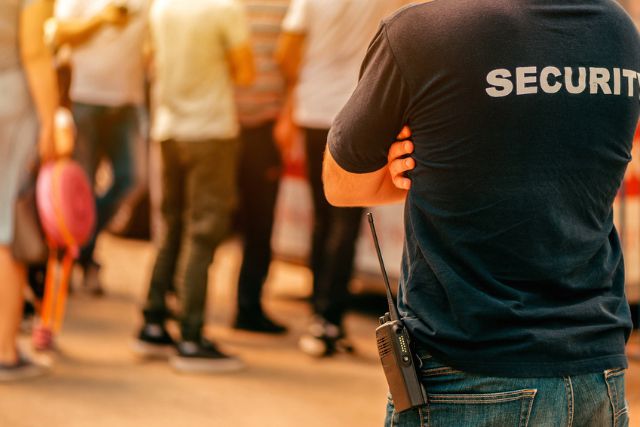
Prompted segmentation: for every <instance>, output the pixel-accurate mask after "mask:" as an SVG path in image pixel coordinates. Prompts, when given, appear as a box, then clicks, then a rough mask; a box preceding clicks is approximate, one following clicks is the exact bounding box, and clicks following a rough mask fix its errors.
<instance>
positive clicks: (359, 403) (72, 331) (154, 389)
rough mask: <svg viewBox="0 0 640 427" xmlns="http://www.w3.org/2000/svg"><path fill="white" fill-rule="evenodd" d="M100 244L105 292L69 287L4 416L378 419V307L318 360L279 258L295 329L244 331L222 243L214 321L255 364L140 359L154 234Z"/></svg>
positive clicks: (282, 426) (356, 318)
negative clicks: (308, 351)
mask: <svg viewBox="0 0 640 427" xmlns="http://www.w3.org/2000/svg"><path fill="white" fill-rule="evenodd" d="M99 249H100V252H99V255H100V257H101V258H102V260H103V262H104V264H105V268H104V271H103V273H104V281H105V283H106V285H107V289H108V292H109V296H108V297H107V298H104V299H100V300H96V299H93V298H91V297H90V296H88V295H85V294H83V293H81V292H76V293H75V294H74V296H73V298H72V299H71V301H70V306H69V311H68V316H67V323H66V325H65V330H64V333H63V335H62V336H61V337H60V339H59V347H60V354H59V355H58V356H56V360H55V364H54V368H53V370H52V372H51V375H49V376H48V377H46V378H43V379H39V380H35V381H31V382H25V383H20V384H12V385H3V386H0V427H45V426H46V427H85V426H92V427H93V426H95V427H101V426H109V427H115V426H117V427H130V426H131V427H132V426H144V427H146V426H153V427H163V426H167V427H169V426H172V427H173V426H181V427H200V426H207V427H210V426H233V427H235V426H238V427H243V426H254V425H256V426H258V425H259V426H261V427H270V426H274V427H276V426H277V427H286V426H301V425H304V426H310V427H314V426H332V427H333V426H335V427H342V426H345V427H346V426H353V427H358V426H363V427H369V426H380V425H382V420H383V415H384V404H385V399H386V397H385V396H386V388H385V383H384V378H383V376H382V373H381V371H380V368H379V366H378V361H377V358H376V351H375V343H374V340H373V339H372V331H373V329H374V327H375V318H374V317H373V316H366V315H358V314H355V315H351V316H350V317H349V319H348V326H349V330H350V331H351V332H352V335H353V337H354V338H355V344H356V346H357V349H358V355H357V356H340V357H337V358H335V359H333V360H326V361H317V360H312V359H309V358H307V357H306V356H304V355H302V354H300V353H299V352H298V351H297V349H296V337H297V336H298V335H299V333H300V331H301V330H302V329H303V328H304V326H305V322H306V319H307V318H308V315H309V312H308V308H307V306H306V304H305V303H304V302H303V301H302V298H303V297H304V296H305V295H306V294H307V292H308V289H309V281H310V275H309V272H308V271H307V270H306V269H305V268H302V267H296V266H292V265H290V264H284V263H278V262H276V263H274V265H273V267H272V274H271V276H270V280H269V283H268V284H267V294H268V308H269V310H270V311H271V312H272V313H274V317H276V318H277V319H279V320H280V321H282V322H283V323H286V324H288V325H289V326H290V327H291V329H292V333H291V334H289V335H288V336H286V337H282V338H266V337H262V336H259V335H254V334H249V333H238V332H235V331H232V330H230V329H229V328H228V326H227V325H229V323H230V322H231V317H232V315H233V312H232V310H233V304H232V301H233V298H234V296H233V290H232V289H233V286H231V284H233V283H234V278H235V277H236V274H237V270H238V259H239V254H238V247H237V245H235V244H233V243H231V244H228V245H226V246H225V248H224V250H223V251H221V252H220V253H219V255H218V256H217V258H216V262H215V266H214V268H212V270H211V280H212V281H213V282H215V284H217V285H218V286H214V287H213V289H214V291H213V292H212V294H211V295H210V301H209V306H210V312H211V313H212V316H211V317H210V318H209V324H210V325H211V326H210V327H209V328H208V330H207V333H208V334H209V335H210V336H211V337H215V338H216V339H218V340H219V341H220V342H221V343H224V346H225V348H226V349H228V350H229V351H231V352H234V353H236V354H239V355H240V356H241V357H242V358H243V359H244V360H245V361H246V362H247V365H248V366H249V367H248V369H247V370H246V371H244V372H241V373H236V374H228V375H220V376H211V377H193V376H182V375H177V374H174V373H173V372H172V371H171V370H170V369H169V368H168V366H167V365H166V364H165V363H163V362H143V361H139V360H136V359H135V358H134V357H132V356H131V354H130V352H129V350H128V344H129V341H130V339H131V336H132V334H133V332H134V330H135V328H136V326H137V325H138V324H139V321H140V319H139V317H138V311H137V301H140V299H141V298H142V296H143V293H144V289H145V287H146V282H147V279H148V274H149V270H150V267H151V262H152V256H153V251H152V249H151V247H150V245H148V244H145V243H137V242H128V241H122V240H118V239H114V238H110V237H107V238H103V239H102V241H101V242H100V246H99ZM220 285H225V286H220ZM381 304H382V306H381V307H380V310H383V309H384V300H381ZM639 377H640V364H638V363H636V364H635V365H633V367H632V369H631V370H630V372H629V378H630V380H631V381H630V382H629V392H628V399H629V401H630V404H631V407H632V410H633V411H634V412H635V415H636V417H635V421H633V420H632V423H631V425H632V426H637V425H638V422H639V421H638V420H639V419H640V415H639V414H640V378H639ZM634 423H635V424H634Z"/></svg>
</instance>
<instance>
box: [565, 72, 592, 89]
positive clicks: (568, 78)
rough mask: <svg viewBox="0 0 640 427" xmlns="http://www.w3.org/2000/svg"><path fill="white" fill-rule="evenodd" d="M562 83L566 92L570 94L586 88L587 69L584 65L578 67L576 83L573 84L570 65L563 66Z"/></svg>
mask: <svg viewBox="0 0 640 427" xmlns="http://www.w3.org/2000/svg"><path fill="white" fill-rule="evenodd" d="M564 85H565V86H566V87H567V92H569V93H570V94H572V95H577V94H580V93H582V92H584V90H585V89H586V88H587V69H586V68H585V67H579V68H578V84H577V85H576V86H574V84H573V69H572V68H571V67H564Z"/></svg>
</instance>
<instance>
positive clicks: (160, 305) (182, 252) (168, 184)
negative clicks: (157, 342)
mask: <svg viewBox="0 0 640 427" xmlns="http://www.w3.org/2000/svg"><path fill="white" fill-rule="evenodd" d="M161 144H162V160H163V174H162V184H163V186H162V190H163V202H162V213H163V217H164V220H165V222H166V235H165V236H164V239H163V240H162V243H161V245H160V248H159V251H158V255H157V258H156V263H155V266H154V268H153V273H152V277H151V284H150V287H149V294H148V297H147V304H146V306H145V309H144V316H145V321H146V322H147V323H163V322H164V320H165V319H166V317H167V314H168V313H167V307H166V303H165V297H166V295H167V292H168V291H169V289H171V288H173V285H174V283H175V285H176V286H175V288H176V289H177V290H178V294H179V296H180V301H181V306H182V312H181V314H180V328H181V331H182V339H183V340H185V341H198V340H199V339H200V338H201V336H202V327H203V325H204V312H205V304H206V300H207V278H208V270H209V265H210V264H211V262H212V261H213V253H214V251H215V249H216V247H217V246H218V245H219V244H220V242H221V241H222V240H223V239H224V238H225V237H226V235H227V233H228V232H229V228H230V222H231V220H230V219H231V213H232V211H233V208H234V207H235V201H236V169H237V153H238V149H239V142H238V141H237V140H208V141H196V142H182V141H173V140H169V141H163V142H162V143H161ZM174 280H175V282H174Z"/></svg>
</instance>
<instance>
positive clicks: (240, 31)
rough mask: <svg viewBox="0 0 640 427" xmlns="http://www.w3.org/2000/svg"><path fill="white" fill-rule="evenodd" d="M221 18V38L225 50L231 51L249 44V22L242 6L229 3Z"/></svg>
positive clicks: (237, 3) (236, 3) (235, 2)
mask: <svg viewBox="0 0 640 427" xmlns="http://www.w3.org/2000/svg"><path fill="white" fill-rule="evenodd" d="M226 12H227V13H226V14H225V16H224V17H222V20H221V22H222V26H223V37H224V43H225V47H226V49H227V50H233V49H235V48H237V47H240V46H242V45H243V44H246V43H248V42H249V22H248V20H247V13H246V11H245V9H244V6H243V5H242V4H240V3H239V2H237V1H234V2H231V3H230V4H229V7H228V9H227V11H226Z"/></svg>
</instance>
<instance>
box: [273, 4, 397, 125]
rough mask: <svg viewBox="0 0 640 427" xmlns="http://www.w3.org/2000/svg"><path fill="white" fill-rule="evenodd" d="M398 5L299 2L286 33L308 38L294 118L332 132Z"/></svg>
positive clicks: (286, 23) (293, 6) (286, 24)
mask: <svg viewBox="0 0 640 427" xmlns="http://www.w3.org/2000/svg"><path fill="white" fill-rule="evenodd" d="M396 6H397V2H396V0H295V1H292V2H291V5H290V11H289V12H288V14H287V17H286V18H285V21H284V23H283V28H284V31H285V32H290V33H303V34H305V49H304V55H303V58H302V61H301V62H302V64H301V68H300V75H299V78H298V81H297V87H296V99H295V101H296V104H295V112H294V116H295V119H296V121H297V122H298V123H299V124H301V125H303V126H306V127H313V128H328V127H329V126H331V121H332V120H333V117H335V115H336V114H337V113H338V111H339V110H340V108H341V107H342V106H343V105H344V103H345V102H346V101H347V99H348V98H349V95H350V94H351V92H353V89H354V88H355V86H356V84H357V81H358V70H359V68H360V64H361V63H362V59H363V58H364V55H365V52H366V47H367V44H368V43H369V40H371V37H372V36H373V34H374V33H375V31H376V28H377V27H378V25H379V24H380V21H381V20H382V19H383V18H384V17H386V16H388V15H389V14H390V13H392V12H393V11H394V10H395V9H396Z"/></svg>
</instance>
